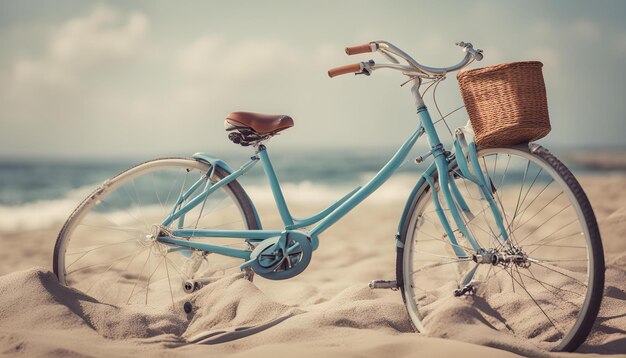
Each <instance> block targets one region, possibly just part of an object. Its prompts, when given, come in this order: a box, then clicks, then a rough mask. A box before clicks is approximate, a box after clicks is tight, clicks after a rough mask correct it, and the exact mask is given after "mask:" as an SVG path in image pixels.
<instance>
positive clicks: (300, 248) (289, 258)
mask: <svg viewBox="0 0 626 358" xmlns="http://www.w3.org/2000/svg"><path fill="white" fill-rule="evenodd" d="M312 255H313V247H312V246H311V241H310V239H309V237H308V235H306V234H305V233H303V232H300V231H286V232H283V233H282V234H281V236H278V237H275V238H271V239H267V240H264V241H263V242H262V243H260V244H259V245H258V246H257V247H256V248H255V249H254V251H252V254H251V255H250V257H251V259H252V260H251V262H250V267H251V268H252V270H253V271H254V272H255V273H256V274H257V275H259V276H261V277H265V278H267V279H269V280H285V279H288V278H292V277H294V276H297V275H299V274H300V273H302V271H304V269H306V268H307V266H308V265H309V263H310V262H311V257H312Z"/></svg>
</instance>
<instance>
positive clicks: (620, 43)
mask: <svg viewBox="0 0 626 358" xmlns="http://www.w3.org/2000/svg"><path fill="white" fill-rule="evenodd" d="M614 48H615V50H616V51H617V53H619V54H620V55H623V56H626V32H622V33H620V34H618V35H617V36H616V38H615V41H614Z"/></svg>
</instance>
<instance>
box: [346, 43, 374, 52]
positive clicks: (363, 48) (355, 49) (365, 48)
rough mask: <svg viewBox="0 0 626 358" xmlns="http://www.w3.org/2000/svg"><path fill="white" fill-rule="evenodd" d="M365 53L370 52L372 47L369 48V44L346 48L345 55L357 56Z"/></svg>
mask: <svg viewBox="0 0 626 358" xmlns="http://www.w3.org/2000/svg"><path fill="white" fill-rule="evenodd" d="M366 52H372V46H370V44H365V45H359V46H352V47H346V54H348V55H357V54H360V53H366Z"/></svg>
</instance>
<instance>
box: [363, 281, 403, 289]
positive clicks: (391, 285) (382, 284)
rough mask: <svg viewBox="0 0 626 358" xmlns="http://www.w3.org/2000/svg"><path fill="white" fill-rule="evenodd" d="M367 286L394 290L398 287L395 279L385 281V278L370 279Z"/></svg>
mask: <svg viewBox="0 0 626 358" xmlns="http://www.w3.org/2000/svg"><path fill="white" fill-rule="evenodd" d="M369 287H370V288H371V289H372V290H376V289H390V290H394V291H396V290H397V289H398V282H396V280H393V281H386V280H372V281H370V283H369Z"/></svg>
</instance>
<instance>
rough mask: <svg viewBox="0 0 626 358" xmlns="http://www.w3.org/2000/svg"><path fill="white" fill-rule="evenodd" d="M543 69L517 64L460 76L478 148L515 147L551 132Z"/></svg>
mask: <svg viewBox="0 0 626 358" xmlns="http://www.w3.org/2000/svg"><path fill="white" fill-rule="evenodd" d="M542 66H543V64H542V63H541V62H537V61H530V62H514V63H507V64H501V65H495V66H489V67H485V68H478V69H473V70H469V71H462V72H460V73H459V74H458V75H457V78H458V80H459V86H460V87H461V93H462V95H463V102H465V107H466V109H467V112H468V113H469V117H470V121H471V122H472V128H473V129H474V135H475V140H476V143H477V144H478V145H480V146H482V147H502V146H512V145H516V144H519V143H525V142H530V141H534V140H537V139H539V138H543V137H545V136H546V135H547V134H548V133H549V132H550V119H549V118H548V102H547V100H546V88H545V84H544V82H543V75H542V73H541V67H542Z"/></svg>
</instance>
